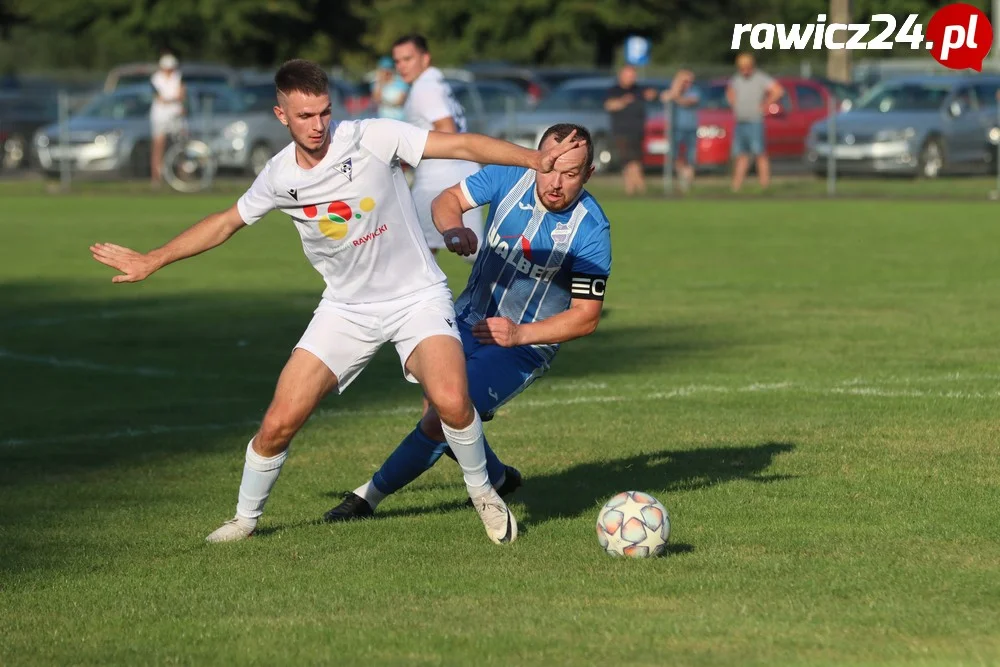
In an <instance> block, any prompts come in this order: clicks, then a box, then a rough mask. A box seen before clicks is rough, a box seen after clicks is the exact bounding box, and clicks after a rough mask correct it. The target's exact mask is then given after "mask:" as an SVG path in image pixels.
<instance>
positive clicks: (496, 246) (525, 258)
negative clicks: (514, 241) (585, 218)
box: [488, 231, 559, 283]
mask: <svg viewBox="0 0 1000 667" xmlns="http://www.w3.org/2000/svg"><path fill="white" fill-rule="evenodd" d="M519 238H520V239H521V249H522V251H523V252H522V256H521V257H520V258H518V256H517V253H516V252H511V247H510V244H509V243H507V242H506V241H504V240H503V239H501V238H500V235H499V234H497V233H496V231H493V232H490V235H489V239H488V241H489V245H490V248H491V249H492V250H493V252H494V253H496V254H497V255H498V256H499V257H501V258H503V260H504V261H506V262H507V263H508V264H510V265H511V266H513V267H514V268H516V269H517V270H518V271H520V272H521V273H523V274H524V275H526V276H528V277H529V278H534V279H536V280H541V281H542V282H546V283H547V282H549V281H551V280H552V278H553V277H554V276H555V275H556V274H557V273H559V267H558V266H550V267H547V266H544V265H542V264H535V263H534V262H532V261H531V255H530V254H529V253H530V251H531V244H530V243H529V242H528V239H526V238H524V237H523V236H521V237H519Z"/></svg>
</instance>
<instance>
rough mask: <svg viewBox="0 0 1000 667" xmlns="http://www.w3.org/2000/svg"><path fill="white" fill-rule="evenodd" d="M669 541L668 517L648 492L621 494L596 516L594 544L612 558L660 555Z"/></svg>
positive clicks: (665, 510) (623, 492) (661, 505)
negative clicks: (596, 543)
mask: <svg viewBox="0 0 1000 667" xmlns="http://www.w3.org/2000/svg"><path fill="white" fill-rule="evenodd" d="M668 539H670V514H668V513H667V508H666V507H664V506H663V504H662V503H661V502H660V501H659V500H657V499H656V498H654V497H653V496H651V495H649V494H648V493H643V492H642V491H622V492H621V493H619V494H618V495H616V496H615V497H614V498H612V499H611V500H609V501H608V502H607V504H606V505H605V506H604V507H602V508H601V512H600V514H598V515H597V541H598V543H599V544H600V545H601V548H602V549H604V550H605V551H606V552H608V554H610V555H612V556H629V557H630V558H652V557H654V556H659V555H660V554H662V553H663V552H664V550H665V549H666V548H667V540H668Z"/></svg>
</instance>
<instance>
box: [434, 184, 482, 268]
mask: <svg viewBox="0 0 1000 667" xmlns="http://www.w3.org/2000/svg"><path fill="white" fill-rule="evenodd" d="M474 208H476V207H475V206H474V205H473V204H472V203H470V202H469V200H468V199H466V198H465V194H464V193H463V192H462V185H461V184H460V183H459V184H455V185H453V186H451V187H450V188H448V189H447V190H445V191H444V192H442V193H441V194H439V195H438V196H437V197H435V198H434V201H432V202H431V219H432V220H433V221H434V226H435V227H437V230H438V231H439V232H441V235H442V236H443V237H444V243H445V246H446V247H447V248H448V250H450V251H451V252H453V253H455V254H457V255H461V256H462V257H471V256H472V255H474V254H476V248H477V247H478V245H479V243H478V239H477V238H476V233H475V232H474V231H472V230H471V229H469V228H468V227H466V226H465V223H464V222H463V221H462V215H463V214H464V213H465V212H466V211H471V210H472V209H474Z"/></svg>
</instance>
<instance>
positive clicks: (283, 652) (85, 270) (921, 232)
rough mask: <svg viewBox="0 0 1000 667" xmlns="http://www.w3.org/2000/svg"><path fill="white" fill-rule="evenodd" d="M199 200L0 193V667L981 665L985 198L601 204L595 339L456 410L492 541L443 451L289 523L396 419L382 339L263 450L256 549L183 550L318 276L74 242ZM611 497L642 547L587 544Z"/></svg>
mask: <svg viewBox="0 0 1000 667" xmlns="http://www.w3.org/2000/svg"><path fill="white" fill-rule="evenodd" d="M229 201H230V199H229V198H228V197H227V198H219V197H217V196H216V197H210V196H194V197H186V198H184V197H170V196H149V195H147V196H124V197H118V196H113V195H110V194H103V195H102V194H97V195H93V196H87V197H80V196H77V197H32V196H20V197H18V196H10V197H7V196H5V197H4V206H3V209H4V210H3V213H2V215H0V230H2V234H3V238H4V243H3V244H0V303H2V304H3V309H2V310H3V319H2V322H0V369H2V377H3V378H4V382H3V385H4V400H3V403H2V405H3V407H2V415H0V609H2V610H3V611H2V613H0V637H3V638H4V639H3V641H2V642H0V663H3V664H52V663H58V664H111V663H129V664H136V663H141V664H152V663H155V664H171V663H199V664H200V663H212V664H229V663H239V664H274V663H279V662H281V663H318V662H338V663H343V664H369V663H375V662H378V663H382V664H426V665H436V664H478V663H485V664H511V663H514V664H517V663H523V664H593V663H598V662H607V663H611V664H635V665H662V664H678V665H681V664H684V665H686V664H695V665H701V664H703V665H715V664H733V663H738V664H746V665H776V664H810V665H833V664H845V663H849V664H873V665H874V664H879V665H882V664H907V665H912V664H921V665H932V664H934V665H937V664H989V663H994V662H996V661H997V660H1000V621H998V620H997V619H998V618H1000V583H998V581H1000V579H998V574H1000V542H998V537H1000V529H998V526H1000V512H998V511H997V503H996V498H997V491H998V485H1000V474H998V473H1000V470H998V468H1000V464H998V457H997V440H998V438H997V435H998V430H997V426H996V424H997V418H996V409H997V403H998V400H1000V392H998V391H997V387H998V384H1000V383H998V381H997V380H998V379H1000V352H998V350H997V346H996V333H995V332H996V329H997V327H998V325H1000V315H998V312H1000V308H998V306H1000V266H998V265H997V263H996V252H995V248H996V247H997V244H998V243H1000V228H998V227H997V226H996V225H994V224H993V221H992V218H993V208H992V207H991V205H990V204H987V203H981V204H976V203H956V202H951V203H940V204H936V203H927V202H921V203H906V202H857V201H834V202H829V203H821V204H820V203H809V202H781V201H774V200H762V201H756V202H752V201H751V202H747V201H739V202H737V201H728V202H727V201H723V202H708V201H663V200H655V201H654V200H647V201H643V200H621V199H612V198H608V199H606V200H605V202H604V205H605V208H606V210H607V212H608V214H609V216H610V217H611V219H612V224H613V240H614V256H615V259H614V271H613V276H612V279H611V281H610V284H609V290H608V297H607V315H606V317H605V318H604V320H603V322H602V324H601V327H600V328H599V330H598V332H597V333H595V334H594V335H593V336H591V337H590V338H588V339H584V340H580V341H575V342H573V343H569V344H567V345H566V346H565V347H564V349H563V350H562V352H560V355H559V357H558V358H557V360H556V364H555V367H554V369H553V370H552V372H551V373H550V374H549V376H547V377H546V378H544V379H543V380H541V381H539V382H538V383H537V384H536V385H535V386H534V387H532V388H531V389H529V390H528V391H527V392H526V393H525V394H524V395H523V396H521V397H519V398H517V399H516V400H515V401H514V402H513V403H511V404H510V405H509V406H508V407H507V408H506V409H505V410H504V411H503V413H502V414H501V416H499V417H498V418H497V419H496V420H495V421H494V422H493V423H491V424H489V425H488V433H489V436H490V439H491V442H492V443H493V444H494V445H495V446H496V448H497V450H498V451H499V452H500V454H501V456H502V457H503V458H504V459H506V460H507V461H508V462H509V463H512V464H514V465H516V466H518V467H519V468H520V469H521V470H522V472H523V473H524V474H525V477H526V486H525V487H524V488H523V489H522V490H521V491H519V492H518V494H517V495H516V496H515V497H514V502H513V503H512V508H513V509H514V511H515V512H516V513H517V516H518V518H519V520H520V522H521V525H522V535H521V537H520V539H519V540H518V541H517V542H516V543H515V544H513V545H510V546H509V547H505V548H499V547H496V546H494V545H493V544H491V543H490V542H489V541H488V540H487V538H486V536H485V534H484V533H483V530H482V526H481V524H480V523H479V521H478V519H477V517H476V516H475V514H474V513H473V512H472V511H471V510H468V509H466V508H464V507H463V506H462V502H463V500H464V488H463V486H462V484H461V478H460V475H459V474H458V471H457V468H456V467H455V466H454V464H452V463H451V462H450V461H449V460H447V459H443V460H442V462H441V464H440V465H438V466H437V468H435V469H434V470H432V471H431V472H430V473H428V474H427V475H425V476H424V477H422V478H421V479H420V480H418V482H417V483H416V484H414V485H413V486H412V487H411V488H410V489H408V490H407V491H405V492H402V493H400V494H398V495H396V496H394V497H392V498H390V499H388V500H387V501H386V502H385V503H384V504H383V505H382V506H381V507H380V511H379V518H378V519H377V520H374V521H370V522H363V523H360V524H354V525H338V526H328V525H325V524H322V523H320V522H318V519H319V517H320V516H321V515H322V513H323V512H324V511H325V510H326V509H328V508H329V507H331V506H333V505H334V504H336V503H337V502H338V500H339V493H340V492H342V491H343V490H346V489H350V488H354V487H355V486H357V485H358V484H359V483H361V482H362V481H364V480H365V479H366V478H367V477H368V476H369V475H370V474H371V473H372V472H373V471H374V470H375V469H376V467H377V466H378V465H379V463H380V462H381V460H382V459H383V457H384V456H385V455H386V454H388V452H389V451H390V450H391V448H392V447H393V446H394V445H395V444H396V442H398V440H399V439H400V438H401V437H402V436H403V435H404V434H405V433H406V432H407V431H408V430H409V429H410V428H411V427H412V425H413V424H414V422H415V420H416V418H417V415H418V407H419V396H420V395H419V390H418V388H416V387H415V386H412V385H408V384H407V383H405V381H404V380H403V379H402V377H401V375H400V371H399V366H398V361H397V360H396V358H395V355H394V352H393V350H392V349H391V348H386V349H385V350H383V351H382V352H381V353H380V354H379V355H378V357H377V358H376V360H375V361H374V363H373V364H372V366H371V367H370V368H369V369H368V371H366V373H365V374H364V375H363V376H362V377H361V378H360V379H359V380H358V381H357V382H356V383H355V384H354V385H352V387H351V388H350V389H349V391H348V392H347V393H346V394H345V395H344V396H342V397H338V398H333V397H331V398H329V399H328V400H326V401H325V402H324V404H323V407H322V410H321V411H320V412H319V413H318V414H317V416H316V417H315V418H314V419H313V420H312V421H311V422H310V423H309V424H307V426H306V427H305V429H304V430H303V432H302V433H301V434H300V436H299V437H298V438H297V439H296V441H295V443H294V445H293V449H292V455H291V457H290V458H289V461H288V463H287V464H286V466H285V469H284V471H283V473H282V478H281V479H280V480H279V482H278V484H277V487H276V489H275V492H274V494H273V495H272V498H271V501H270V503H269V505H268V508H267V512H266V514H265V516H264V518H263V520H262V522H261V529H262V530H261V532H260V534H259V536H258V537H255V538H254V539H253V540H250V541H249V542H246V543H239V544H232V545H218V546H209V545H206V544H205V543H204V542H203V538H204V536H205V535H206V534H207V533H208V532H210V531H211V530H213V529H214V528H215V527H216V526H217V525H218V524H219V523H220V522H221V521H222V520H223V519H226V518H228V517H229V516H231V515H232V511H233V508H234V506H235V501H236V490H237V486H238V484H239V477H240V473H241V470H242V460H243V458H242V457H243V451H244V449H245V447H246V442H247V440H248V439H249V437H250V436H251V435H252V433H253V429H254V424H255V422H256V420H257V419H259V417H260V415H261V413H262V411H263V409H264V408H265V407H266V403H267V401H268V399H269V397H270V392H271V390H272V388H273V383H274V379H275V378H276V376H277V373H278V371H279V370H280V368H281V365H282V363H283V361H284V359H285V358H286V357H287V354H288V352H289V350H290V348H291V346H292V345H293V344H294V343H295V341H296V340H297V337H298V335H299V334H300V333H301V331H302V330H303V328H304V327H305V325H306V323H307V322H308V320H309V317H310V315H311V311H312V308H313V307H314V306H315V303H316V300H317V299H318V296H319V293H320V292H321V289H322V283H321V281H320V278H319V276H318V275H316V274H315V273H314V272H313V271H312V269H311V268H310V267H309V266H308V265H307V263H306V261H305V259H304V258H303V257H302V255H301V250H300V248H299V245H298V237H297V235H296V234H295V232H294V230H293V229H292V228H291V225H290V224H288V222H287V221H286V220H284V219H282V218H281V216H278V215H274V216H272V217H271V218H269V219H267V220H266V221H263V222H262V223H260V224H259V225H257V226H255V227H254V228H253V229H250V230H247V231H244V232H241V233H240V234H238V235H237V236H236V237H235V238H234V239H233V240H232V241H231V242H230V243H229V244H227V245H226V246H224V247H222V248H220V249H217V250H214V251H212V252H210V253H209V254H207V255H205V256H203V257H199V258H195V259H192V260H189V261H187V262H184V263H181V264H178V265H175V266H172V267H168V268H167V269H165V270H164V271H163V272H162V273H160V274H157V275H156V276H154V277H153V278H151V279H150V280H149V281H148V282H146V283H142V284H139V285H112V284H111V283H110V277H111V275H112V273H113V272H112V271H110V270H109V269H106V268H105V267H102V266H100V265H98V264H96V263H95V262H93V260H91V259H90V257H89V253H88V252H87V246H88V245H89V244H90V243H91V242H92V241H99V240H106V241H113V242H117V243H122V244H125V245H134V246H136V247H138V248H141V249H147V248H149V247H152V246H155V245H158V244H160V243H162V242H163V241H165V240H166V239H167V238H169V237H170V236H172V235H173V234H175V233H177V232H179V231H180V230H181V229H183V228H184V227H185V226H186V225H188V224H189V223H191V222H193V221H194V220H195V219H197V218H198V217H199V216H200V215H202V214H204V213H206V212H207V211H210V210H213V209H214V208H217V207H222V206H225V205H227V204H228V203H229ZM443 262H444V264H445V266H446V268H447V270H448V272H449V275H450V276H451V278H452V280H453V287H454V288H455V289H456V290H457V289H459V288H460V287H461V285H462V284H463V282H464V278H465V276H466V275H467V272H468V269H467V267H465V265H463V264H462V263H461V262H459V261H458V260H456V259H454V258H451V257H446V258H445V259H444V260H443ZM628 488H637V489H642V490H645V491H648V492H650V493H652V494H654V495H656V496H657V497H659V498H660V500H662V501H663V502H664V504H665V505H666V506H667V507H668V509H669V510H670V512H671V515H672V521H673V531H672V535H671V545H672V546H671V551H670V553H669V555H668V556H666V557H664V558H660V559H655V560H649V561H622V560H615V559H612V558H609V557H608V556H606V555H604V554H603V553H602V552H601V551H600V549H599V548H598V545H597V541H596V537H595V534H594V529H593V523H594V520H595V518H596V515H597V511H598V509H599V508H600V506H601V504H602V503H603V502H604V501H605V500H606V499H607V498H608V497H610V496H611V495H612V494H613V493H615V492H617V491H620V490H624V489H628Z"/></svg>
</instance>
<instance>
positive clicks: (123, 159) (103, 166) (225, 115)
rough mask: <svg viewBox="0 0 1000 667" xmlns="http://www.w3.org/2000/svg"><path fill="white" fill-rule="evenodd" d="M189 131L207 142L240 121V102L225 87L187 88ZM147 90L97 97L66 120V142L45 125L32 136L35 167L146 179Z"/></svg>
mask: <svg viewBox="0 0 1000 667" xmlns="http://www.w3.org/2000/svg"><path fill="white" fill-rule="evenodd" d="M187 92H188V95H187V102H186V108H187V126H188V130H189V132H190V134H191V135H192V136H203V137H211V136H214V135H216V134H218V133H219V132H221V130H222V128H224V127H226V126H227V125H229V124H231V123H233V122H234V121H236V120H238V119H239V114H240V108H241V104H240V100H239V98H238V97H237V96H236V93H235V92H234V91H233V90H232V89H230V88H228V87H225V86H217V85H198V84H189V85H188V86H187ZM152 102H153V88H152V86H151V85H145V84H144V85H135V86H126V87H122V88H118V89H117V90H115V91H114V92H112V93H101V94H99V95H97V96H95V97H94V98H92V99H91V100H90V101H89V102H88V103H87V104H85V105H84V106H83V107H82V108H81V109H80V111H79V112H77V113H76V114H74V115H72V116H70V119H69V122H68V123H67V124H66V134H65V137H64V136H63V135H62V133H61V132H60V127H59V124H57V123H56V124H51V125H47V126H45V127H43V128H41V129H40V130H38V132H36V133H35V136H34V142H33V143H34V150H35V154H36V156H37V159H38V162H37V164H38V165H39V166H40V167H41V169H42V170H43V171H45V172H49V173H54V172H58V171H59V170H60V168H61V163H62V162H63V161H64V160H65V161H67V162H68V163H69V167H70V169H71V170H73V171H75V172H78V173H90V174H117V175H128V176H148V175H149V162H150V147H151V143H152V127H151V126H150V122H149V108H150V106H151V105H152Z"/></svg>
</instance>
